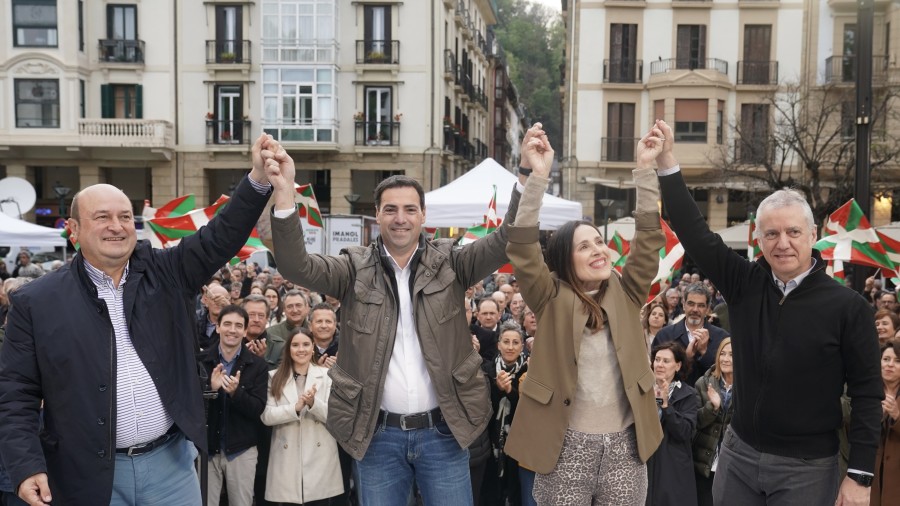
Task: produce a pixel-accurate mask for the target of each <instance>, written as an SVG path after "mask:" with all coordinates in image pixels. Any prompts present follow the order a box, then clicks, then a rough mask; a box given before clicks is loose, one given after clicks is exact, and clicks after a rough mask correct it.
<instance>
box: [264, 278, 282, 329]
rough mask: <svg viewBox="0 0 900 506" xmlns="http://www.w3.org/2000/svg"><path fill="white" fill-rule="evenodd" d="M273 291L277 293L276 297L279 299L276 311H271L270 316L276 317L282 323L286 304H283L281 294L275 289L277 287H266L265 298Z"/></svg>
mask: <svg viewBox="0 0 900 506" xmlns="http://www.w3.org/2000/svg"><path fill="white" fill-rule="evenodd" d="M269 290H272V291H273V292H275V297H276V298H277V299H278V302H277V303H276V304H275V309H272V310H270V311H269V316H274V317H275V319H276V320H278V321H281V320H283V319H284V304H283V303H282V302H281V292H279V291H278V289H277V288H275V285H266V287H265V288H263V296H265V295H266V292H268V291H269Z"/></svg>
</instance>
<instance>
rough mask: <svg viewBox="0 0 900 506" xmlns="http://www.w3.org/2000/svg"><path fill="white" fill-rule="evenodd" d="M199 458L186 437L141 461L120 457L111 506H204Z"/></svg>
mask: <svg viewBox="0 0 900 506" xmlns="http://www.w3.org/2000/svg"><path fill="white" fill-rule="evenodd" d="M196 458H197V449H196V448H194V445H193V444H192V443H190V442H188V441H187V440H186V439H185V438H184V434H178V435H177V436H175V437H174V438H172V440H170V441H168V442H166V444H164V445H162V446H160V447H159V448H156V449H154V450H153V451H150V452H148V453H145V454H143V455H138V456H137V457H129V456H128V455H125V454H124V453H117V454H116V470H115V475H114V476H113V492H112V499H111V500H110V502H109V504H110V506H126V505H127V506H134V505H138V504H139V505H140V506H182V505H183V506H197V505H198V504H201V499H200V480H199V478H198V477H197V470H196V468H195V467H194V459H196Z"/></svg>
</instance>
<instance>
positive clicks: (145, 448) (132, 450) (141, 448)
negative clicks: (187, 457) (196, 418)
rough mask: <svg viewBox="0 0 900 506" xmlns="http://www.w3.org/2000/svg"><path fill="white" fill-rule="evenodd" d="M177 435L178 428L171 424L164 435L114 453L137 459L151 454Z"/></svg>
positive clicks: (119, 449) (117, 449)
mask: <svg viewBox="0 0 900 506" xmlns="http://www.w3.org/2000/svg"><path fill="white" fill-rule="evenodd" d="M177 434H178V427H177V426H176V425H175V424H172V426H171V427H169V430H168V431H166V433H165V434H163V435H162V436H159V437H158V438H156V439H154V440H153V441H150V442H148V443H143V444H139V445H134V446H129V447H128V448H116V453H124V454H126V455H128V456H129V457H137V456H138V455H143V454H145V453H149V452H152V451H153V450H155V449H157V448H159V447H160V446H162V445H164V444H166V443H168V442H169V441H171V440H172V439H173V438H174V437H175V436H176V435H177Z"/></svg>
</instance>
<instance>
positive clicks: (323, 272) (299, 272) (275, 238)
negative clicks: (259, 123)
mask: <svg viewBox="0 0 900 506" xmlns="http://www.w3.org/2000/svg"><path fill="white" fill-rule="evenodd" d="M265 169H266V175H267V177H268V178H269V182H270V183H271V184H272V188H273V189H274V202H275V210H274V213H273V216H271V225H272V242H273V245H274V252H273V253H274V254H275V261H276V262H277V263H278V271H279V272H280V273H281V274H282V275H283V276H284V277H285V279H288V280H290V281H292V282H294V283H297V284H299V285H301V286H304V287H306V288H309V289H310V290H313V291H316V292H319V293H327V294H328V295H331V296H332V297H336V298H338V299H342V298H343V297H344V294H345V293H346V291H347V290H349V289H352V287H351V286H349V285H350V265H349V262H348V261H347V259H346V258H344V257H343V256H338V257H332V256H322V255H310V254H309V253H308V252H307V251H306V241H305V239H304V237H303V229H302V228H301V227H300V217H299V215H298V214H297V209H296V204H295V203H294V196H295V194H294V174H295V170H294V160H293V159H291V157H290V156H289V155H288V154H287V153H285V152H283V151H282V152H280V153H278V154H275V155H273V156H271V157H267V158H266V159H265Z"/></svg>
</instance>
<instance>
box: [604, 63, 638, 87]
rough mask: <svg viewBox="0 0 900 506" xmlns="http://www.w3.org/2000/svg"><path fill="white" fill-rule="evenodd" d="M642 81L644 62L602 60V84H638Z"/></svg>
mask: <svg viewBox="0 0 900 506" xmlns="http://www.w3.org/2000/svg"><path fill="white" fill-rule="evenodd" d="M643 80H644V60H621V59H612V60H603V82H604V83H640V82H643Z"/></svg>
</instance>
